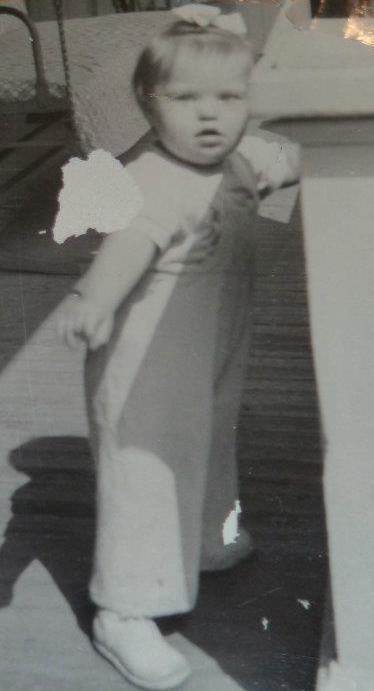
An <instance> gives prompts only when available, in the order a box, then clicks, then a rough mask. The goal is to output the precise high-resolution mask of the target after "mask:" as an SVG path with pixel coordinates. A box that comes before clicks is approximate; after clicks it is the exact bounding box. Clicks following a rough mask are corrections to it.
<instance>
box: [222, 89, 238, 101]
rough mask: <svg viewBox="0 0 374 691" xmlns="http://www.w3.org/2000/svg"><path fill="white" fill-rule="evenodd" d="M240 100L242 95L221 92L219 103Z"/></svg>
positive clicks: (232, 92)
mask: <svg viewBox="0 0 374 691" xmlns="http://www.w3.org/2000/svg"><path fill="white" fill-rule="evenodd" d="M242 98H244V96H243V94H240V93H238V92H234V91H223V92H222V93H221V94H220V99H221V101H240V100H241V99H242Z"/></svg>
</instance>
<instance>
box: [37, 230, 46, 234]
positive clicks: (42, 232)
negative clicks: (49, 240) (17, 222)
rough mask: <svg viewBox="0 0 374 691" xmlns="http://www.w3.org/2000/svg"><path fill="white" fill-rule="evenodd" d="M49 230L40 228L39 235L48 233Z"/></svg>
mask: <svg viewBox="0 0 374 691" xmlns="http://www.w3.org/2000/svg"><path fill="white" fill-rule="evenodd" d="M46 234H47V231H46V230H38V235H46Z"/></svg>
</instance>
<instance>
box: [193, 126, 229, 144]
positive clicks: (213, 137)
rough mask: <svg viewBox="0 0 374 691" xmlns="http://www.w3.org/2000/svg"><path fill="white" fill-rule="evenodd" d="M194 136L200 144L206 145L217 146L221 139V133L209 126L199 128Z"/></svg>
mask: <svg viewBox="0 0 374 691" xmlns="http://www.w3.org/2000/svg"><path fill="white" fill-rule="evenodd" d="M196 137H197V140H198V142H199V144H200V145H201V146H207V147H210V146H217V145H218V144H222V141H223V136H222V134H221V133H220V132H219V131H218V130H215V129H211V128H206V129H204V130H200V132H198V133H197V135H196Z"/></svg>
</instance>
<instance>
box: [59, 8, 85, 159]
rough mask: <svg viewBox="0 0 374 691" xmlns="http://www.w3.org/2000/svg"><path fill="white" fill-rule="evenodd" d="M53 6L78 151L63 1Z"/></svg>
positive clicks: (79, 143) (70, 117) (72, 126)
mask: <svg viewBox="0 0 374 691" xmlns="http://www.w3.org/2000/svg"><path fill="white" fill-rule="evenodd" d="M53 4H54V7H55V13H56V19H57V27H58V35H59V39H60V47H61V55H62V65H63V69H64V77H65V85H66V96H67V101H68V110H69V120H70V124H71V128H72V131H73V135H74V138H75V140H76V141H77V142H78V145H79V147H80V149H82V144H81V138H80V132H79V128H78V125H77V121H76V117H75V104H74V94H73V88H72V83H71V72H70V65H69V56H68V49H67V44H66V34H65V26H64V0H53Z"/></svg>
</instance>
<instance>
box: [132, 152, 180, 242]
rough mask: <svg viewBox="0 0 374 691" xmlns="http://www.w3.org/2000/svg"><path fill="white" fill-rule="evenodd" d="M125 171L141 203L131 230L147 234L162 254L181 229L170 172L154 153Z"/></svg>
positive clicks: (168, 167)
mask: <svg viewBox="0 0 374 691" xmlns="http://www.w3.org/2000/svg"><path fill="white" fill-rule="evenodd" d="M127 169H128V171H129V173H130V174H131V176H132V178H133V179H134V181H135V183H136V184H137V186H138V188H139V189H140V190H141V194H142V202H143V203H142V207H141V209H140V210H139V212H138V214H137V216H136V218H135V219H134V221H133V222H132V224H131V227H132V228H135V227H136V229H137V231H138V232H142V233H144V234H146V235H147V236H148V237H149V238H150V239H151V240H153V242H154V243H155V244H156V245H157V247H158V248H159V249H160V250H161V251H165V250H166V249H167V248H168V247H169V246H170V244H171V243H172V241H173V239H174V237H175V235H176V234H177V233H178V231H179V229H180V220H179V215H178V213H177V208H176V201H175V200H176V197H177V190H176V189H175V185H176V180H175V174H173V169H172V168H171V167H170V165H169V164H168V162H167V161H165V160H164V159H163V158H161V157H159V156H157V155H155V154H153V152H146V153H144V154H143V155H141V156H140V157H139V158H138V159H136V160H135V161H132V162H131V163H129V164H128V166H127ZM173 188H174V189H173Z"/></svg>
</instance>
